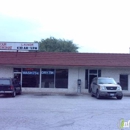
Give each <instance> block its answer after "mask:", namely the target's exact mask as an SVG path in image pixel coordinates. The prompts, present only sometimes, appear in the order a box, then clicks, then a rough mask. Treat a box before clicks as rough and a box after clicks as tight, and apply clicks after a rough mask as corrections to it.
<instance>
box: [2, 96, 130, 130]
mask: <svg viewBox="0 0 130 130" xmlns="http://www.w3.org/2000/svg"><path fill="white" fill-rule="evenodd" d="M122 118H123V119H124V120H125V121H128V120H130V97H124V98H123V99H122V100H117V99H115V98H113V99H100V100H97V99H96V98H94V97H91V96H90V95H78V96H77V95H58V94H57V95H49V94H22V95H18V96H16V97H15V98H12V97H2V96H1V97H0V129H1V130H119V128H118V125H119V122H120V119H122ZM126 129H130V128H126Z"/></svg>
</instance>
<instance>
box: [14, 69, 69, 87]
mask: <svg viewBox="0 0 130 130" xmlns="http://www.w3.org/2000/svg"><path fill="white" fill-rule="evenodd" d="M14 78H17V79H18V80H19V82H20V83H21V85H22V87H23V88H24V87H25V88H68V69H46V68H14Z"/></svg>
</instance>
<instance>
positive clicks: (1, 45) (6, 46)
mask: <svg viewBox="0 0 130 130" xmlns="http://www.w3.org/2000/svg"><path fill="white" fill-rule="evenodd" d="M0 50H38V43H34V42H0Z"/></svg>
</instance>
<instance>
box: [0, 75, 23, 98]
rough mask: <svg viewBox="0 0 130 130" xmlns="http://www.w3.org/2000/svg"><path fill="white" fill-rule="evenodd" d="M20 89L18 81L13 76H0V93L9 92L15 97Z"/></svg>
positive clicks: (19, 92) (20, 91)
mask: <svg viewBox="0 0 130 130" xmlns="http://www.w3.org/2000/svg"><path fill="white" fill-rule="evenodd" d="M21 93H22V89H21V85H20V83H19V81H18V80H17V79H13V78H0V94H10V95H11V96H12V97H15V96H16V94H21Z"/></svg>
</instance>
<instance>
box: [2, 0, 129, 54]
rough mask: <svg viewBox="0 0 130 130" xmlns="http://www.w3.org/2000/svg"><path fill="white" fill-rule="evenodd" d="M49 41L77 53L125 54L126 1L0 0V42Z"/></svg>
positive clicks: (127, 15) (127, 11)
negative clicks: (59, 41) (70, 43)
mask: <svg viewBox="0 0 130 130" xmlns="http://www.w3.org/2000/svg"><path fill="white" fill-rule="evenodd" d="M49 37H55V38H58V39H65V40H72V41H73V43H74V44H76V45H77V46H78V47H79V50H78V51H79V52H90V53H129V52H130V51H129V47H130V0H0V41H8V42H34V41H41V39H46V38H49Z"/></svg>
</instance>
